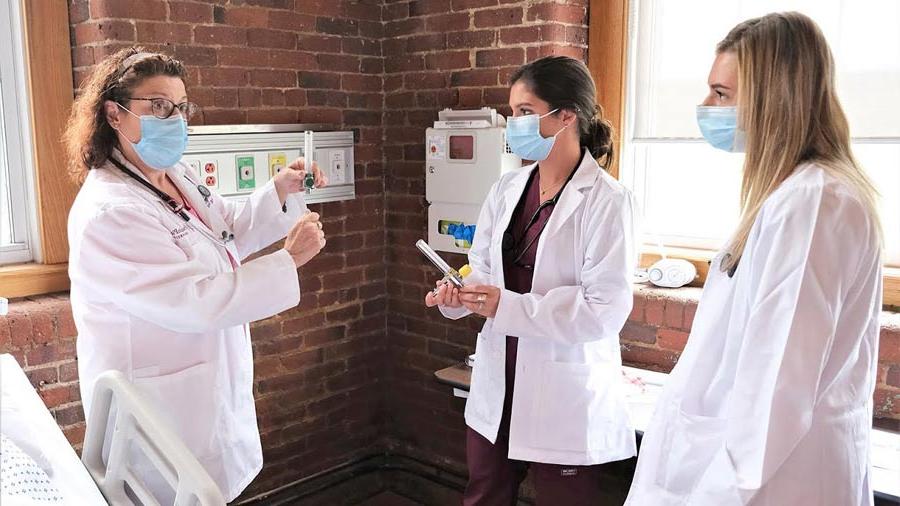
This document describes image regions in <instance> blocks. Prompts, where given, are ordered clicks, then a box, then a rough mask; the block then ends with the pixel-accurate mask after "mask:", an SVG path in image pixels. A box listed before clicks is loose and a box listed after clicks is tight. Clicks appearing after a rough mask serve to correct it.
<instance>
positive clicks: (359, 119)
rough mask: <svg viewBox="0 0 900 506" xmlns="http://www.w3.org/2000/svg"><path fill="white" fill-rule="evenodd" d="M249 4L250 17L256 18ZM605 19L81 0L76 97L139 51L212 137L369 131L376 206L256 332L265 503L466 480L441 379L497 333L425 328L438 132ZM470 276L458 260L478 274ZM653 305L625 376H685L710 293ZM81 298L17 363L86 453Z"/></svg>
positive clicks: (890, 353)
mask: <svg viewBox="0 0 900 506" xmlns="http://www.w3.org/2000/svg"><path fill="white" fill-rule="evenodd" d="M238 3H240V4H241V5H232V4H238ZM587 4H588V0H557V1H553V0H529V1H525V0H512V1H511V0H415V1H403V0H401V1H389V0H384V1H382V0H246V1H244V2H235V1H226V0H210V1H176V0H169V1H162V0H92V1H90V2H87V1H85V0H70V16H71V19H70V20H71V23H72V39H73V51H72V53H73V61H74V67H75V79H76V82H77V81H80V80H81V78H83V76H84V75H85V73H86V72H87V71H88V70H89V69H90V66H91V65H93V64H94V63H95V62H96V61H98V60H100V59H102V58H103V57H104V56H105V55H108V54H110V53H111V52H112V51H114V50H116V49H118V48H120V47H125V46H128V45H131V44H137V43H139V44H142V45H145V46H147V47H148V48H149V49H161V50H165V51H167V52H170V53H171V54H174V55H176V56H177V57H179V58H181V59H183V60H184V61H185V63H187V65H188V66H189V72H190V82H189V83H188V93H189V95H190V96H191V98H192V100H195V101H197V102H198V103H200V105H202V106H203V108H204V113H203V116H202V117H201V118H200V121H199V122H205V123H208V124H216V123H257V122H297V121H301V122H327V123H332V124H334V125H335V126H337V127H338V128H349V129H354V130H356V131H357V132H358V135H357V144H356V161H357V166H356V169H357V185H356V191H357V199H356V200H354V201H350V202H344V203H332V204H325V205H320V206H315V208H316V210H318V211H319V212H321V213H322V215H323V217H324V220H325V223H326V231H327V232H328V235H329V243H328V247H327V248H326V249H325V251H324V252H323V253H322V254H321V255H320V256H319V257H318V258H317V259H316V260H314V261H313V262H312V263H311V264H310V265H309V266H308V267H306V268H304V269H302V272H301V278H302V282H303V293H304V295H303V301H302V303H301V304H300V306H299V307H298V308H296V309H294V310H290V311H287V312H285V313H283V314H281V315H279V316H277V317H275V318H271V319H268V320H266V321H263V322H259V323H257V324H254V325H253V337H254V347H255V353H256V389H257V399H258V410H259V422H260V429H261V431H262V433H263V446H264V452H265V459H266V467H265V468H264V470H263V472H262V475H261V476H260V478H259V479H258V480H257V481H256V482H255V483H254V484H253V485H252V486H251V489H250V490H249V491H248V494H247V495H252V494H255V493H260V492H263V491H267V490H271V489H273V488H275V487H278V486H281V485H284V484H287V483H290V482H291V481H294V480H296V479H299V478H302V477H304V476H308V475H310V474H312V473H314V472H316V471H319V470H322V469H326V468H328V467H331V466H333V465H336V464H339V463H342V462H344V461H347V460H350V459H352V458H354V457H355V456H358V455H362V454H365V453H369V452H372V451H375V450H378V449H379V448H381V447H382V446H381V445H382V444H385V443H386V444H387V445H388V446H390V447H392V448H395V449H398V450H401V451H403V452H405V453H409V454H412V455H413V456H418V457H423V458H425V459H427V460H428V461H430V462H433V463H438V464H442V465H448V466H450V467H453V468H457V469H459V470H464V444H463V443H464V441H463V431H464V422H463V419H462V409H463V406H464V402H463V401H462V400H460V399H455V398H453V397H451V396H450V394H449V389H448V388H446V387H444V386H440V385H438V384H437V383H436V382H435V381H434V379H433V372H434V371H435V370H437V369H440V368H442V367H445V366H447V365H450V364H453V363H456V362H459V361H461V360H462V359H463V357H465V356H466V355H467V354H469V353H471V352H472V351H473V345H474V336H475V333H476V331H477V329H478V328H479V327H480V325H481V322H480V321H479V320H478V319H476V318H470V319H467V320H465V321H462V322H455V323H453V322H449V321H447V320H444V319H443V318H441V317H440V316H439V315H438V313H437V311H436V310H432V311H426V310H425V308H424V307H423V306H422V297H423V294H424V293H425V290H427V289H428V288H429V286H430V285H431V284H432V282H433V279H434V274H433V272H432V270H431V269H430V267H429V266H427V265H426V264H425V263H424V262H423V261H422V259H421V258H420V256H419V253H418V252H417V251H416V250H415V248H414V247H413V243H414V242H415V241H416V240H417V239H419V238H421V237H423V236H424V235H425V233H426V223H425V213H426V208H425V205H424V194H425V188H424V146H423V144H424V129H425V128H426V127H427V126H430V124H431V122H432V121H434V120H435V119H436V117H437V111H438V110H440V109H441V108H444V107H459V108H467V107H481V106H484V105H488V106H493V107H498V108H499V109H501V111H503V112H506V110H507V106H506V101H507V98H508V97H507V86H506V81H507V79H508V76H509V74H510V72H511V71H512V69H514V68H515V67H516V66H517V65H519V64H521V63H524V62H525V61H527V60H530V59H533V58H535V57H537V56H540V55H544V54H549V53H559V54H568V55H571V56H575V57H579V58H584V57H585V55H586V37H587V30H586V26H585V23H586V6H587ZM464 262H465V259H464V258H463V257H461V256H456V257H455V258H453V261H452V263H454V264H457V265H461V264H462V263H464ZM668 293H669V294H678V296H677V298H671V297H660V296H659V292H653V293H650V294H644V295H640V296H638V297H637V298H636V303H635V309H634V312H633V314H632V317H631V320H630V322H629V323H628V325H627V327H626V329H625V331H624V334H623V342H624V346H623V356H624V358H625V360H626V361H628V362H631V363H634V364H644V365H649V366H650V367H655V368H659V369H662V370H668V369H669V368H670V367H671V365H672V364H673V363H674V361H675V360H676V358H677V355H678V352H679V350H680V349H681V347H682V346H683V343H684V340H685V338H686V335H687V331H688V329H689V328H690V324H691V321H692V319H693V312H694V308H695V303H694V302H691V300H692V299H691V295H696V293H695V292H692V291H690V290H689V291H679V292H668ZM886 321H887V323H888V325H887V326H886V329H885V330H884V331H883V333H882V344H881V355H880V358H881V365H880V369H879V385H878V392H877V394H876V405H877V410H878V411H877V412H878V414H879V415H880V416H881V417H882V418H881V419H880V420H881V423H882V424H884V425H891V424H894V425H897V424H898V422H897V421H898V420H900V355H898V354H900V322H898V321H897V317H896V315H894V316H886ZM75 334H76V332H75V329H74V325H73V323H72V318H71V311H70V308H69V304H68V296H67V295H65V294H62V295H54V296H46V297H38V298H36V299H34V300H27V301H21V300H20V301H14V302H13V303H12V308H11V313H10V315H9V316H8V317H6V318H0V352H12V353H13V354H14V355H15V356H16V358H17V359H18V360H19V362H20V363H21V364H22V365H23V366H25V368H26V372H27V374H28V375H29V377H30V379H31V381H32V383H33V384H34V385H35V387H36V388H37V389H38V390H39V392H40V393H41V395H42V397H43V398H44V400H45V402H46V403H47V405H48V406H49V407H50V408H51V411H52V412H53V414H54V415H55V416H56V418H57V421H58V423H59V424H60V426H61V427H62V428H63V430H64V431H65V432H66V435H67V436H68V437H69V439H70V441H72V442H73V444H75V445H76V446H79V445H80V442H81V440H82V438H83V433H84V423H83V419H82V414H81V404H80V402H79V394H78V388H77V368H76V362H75V357H74V355H75V353H74V350H75V344H74V343H75Z"/></svg>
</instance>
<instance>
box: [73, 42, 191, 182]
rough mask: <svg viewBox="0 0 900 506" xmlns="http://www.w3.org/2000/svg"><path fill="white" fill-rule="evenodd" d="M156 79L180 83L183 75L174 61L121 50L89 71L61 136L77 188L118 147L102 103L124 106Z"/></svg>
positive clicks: (163, 56) (183, 77)
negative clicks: (139, 88)
mask: <svg viewBox="0 0 900 506" xmlns="http://www.w3.org/2000/svg"><path fill="white" fill-rule="evenodd" d="M160 75H162V76H172V77H178V78H180V79H181V80H182V81H184V80H185V79H186V77H187V72H186V71H185V68H184V65H182V63H181V62H180V61H178V60H176V59H175V58H172V57H171V56H168V55H165V54H162V53H148V52H145V51H144V50H143V48H140V47H132V48H128V49H122V50H120V51H118V52H116V53H115V54H113V55H110V56H109V57H107V58H106V59H105V60H103V61H102V62H100V63H98V64H97V65H96V66H95V67H94V68H93V70H92V71H91V73H90V75H89V76H88V78H87V80H86V81H85V82H84V84H83V86H82V88H81V93H80V94H79V95H78V98H76V99H75V102H74V104H73V105H72V112H71V114H69V122H68V128H66V131H65V132H64V133H63V136H62V142H63V145H64V146H65V149H66V154H67V155H68V156H67V158H68V162H67V164H68V172H69V175H70V176H71V177H72V179H74V180H75V182H76V183H77V184H81V183H83V182H84V179H85V178H86V177H87V173H88V171H89V170H90V169H92V168H96V167H100V166H102V165H103V164H105V163H106V160H107V159H109V157H110V155H111V154H112V150H113V148H115V147H117V146H118V144H119V141H118V138H117V137H116V132H115V130H113V128H112V127H111V126H110V125H109V123H108V122H107V121H106V107H105V103H106V101H107V100H112V101H114V102H118V103H119V104H122V105H123V106H127V104H128V102H129V100H128V98H129V97H130V96H131V91H132V90H133V89H134V88H135V87H137V86H138V85H139V84H140V83H141V82H143V81H144V80H145V79H148V78H151V77H155V76H160Z"/></svg>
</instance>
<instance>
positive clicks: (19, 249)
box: [0, 2, 35, 265]
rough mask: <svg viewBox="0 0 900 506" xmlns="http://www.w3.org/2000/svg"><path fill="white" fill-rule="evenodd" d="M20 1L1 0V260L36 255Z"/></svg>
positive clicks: (18, 260) (22, 259) (27, 258)
mask: <svg viewBox="0 0 900 506" xmlns="http://www.w3.org/2000/svg"><path fill="white" fill-rule="evenodd" d="M17 4H18V2H0V265H3V264H11V263H21V262H28V261H30V260H32V259H33V258H34V246H35V244H34V241H33V234H32V228H31V226H32V224H33V222H34V220H33V219H32V216H31V214H30V213H31V211H32V205H31V204H30V203H31V202H33V192H32V191H31V190H30V188H32V185H31V177H30V171H29V170H28V167H29V164H28V161H27V154H28V150H27V149H26V143H27V139H28V131H27V127H26V125H28V122H27V121H25V119H26V111H25V110H24V105H25V104H27V101H26V100H25V97H24V96H23V94H24V92H23V90H24V89H25V80H24V76H23V72H22V69H23V68H24V67H23V65H22V63H23V58H22V52H21V48H22V44H21V41H22V38H21V34H22V30H21V22H20V19H21V18H20V17H19V12H18V10H17V8H16V5H17Z"/></svg>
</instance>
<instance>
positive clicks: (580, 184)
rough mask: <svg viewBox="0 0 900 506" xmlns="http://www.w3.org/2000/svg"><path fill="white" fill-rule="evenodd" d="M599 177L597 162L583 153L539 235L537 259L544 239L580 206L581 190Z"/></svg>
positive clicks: (551, 235) (582, 195)
mask: <svg viewBox="0 0 900 506" xmlns="http://www.w3.org/2000/svg"><path fill="white" fill-rule="evenodd" d="M599 175H600V168H599V167H598V166H597V162H596V161H595V160H594V159H593V158H591V156H590V154H589V153H587V151H585V154H584V156H583V157H582V159H581V164H580V165H579V166H578V169H577V170H576V171H575V175H574V176H572V180H571V181H569V184H567V185H566V187H565V189H563V192H562V195H560V196H559V202H557V203H556V206H555V207H554V209H553V213H552V214H551V215H550V221H548V222H547V228H546V229H544V232H543V233H542V234H541V239H540V244H539V245H538V251H537V257H538V258H540V256H541V250H542V249H543V245H544V243H545V242H546V241H545V239H550V238H551V237H553V235H554V234H555V233H556V232H558V231H559V229H560V228H562V226H563V225H564V224H565V223H566V221H568V220H569V218H571V217H572V214H574V213H575V210H576V209H578V208H579V207H580V206H581V201H583V200H584V192H583V190H584V189H585V188H590V187H591V186H593V185H594V182H595V181H596V180H597V177H599Z"/></svg>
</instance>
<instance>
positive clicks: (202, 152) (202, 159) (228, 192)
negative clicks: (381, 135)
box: [184, 125, 356, 204]
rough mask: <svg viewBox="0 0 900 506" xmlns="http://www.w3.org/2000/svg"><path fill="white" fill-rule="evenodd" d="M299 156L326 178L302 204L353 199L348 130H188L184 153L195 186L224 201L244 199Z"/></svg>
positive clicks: (244, 127) (350, 134) (311, 127)
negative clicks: (196, 183) (317, 168)
mask: <svg viewBox="0 0 900 506" xmlns="http://www.w3.org/2000/svg"><path fill="white" fill-rule="evenodd" d="M313 132H315V136H313ZM299 156H302V157H304V158H306V159H312V160H314V161H316V162H317V163H318V164H319V168H320V169H321V170H322V171H323V172H324V173H325V175H326V176H327V177H328V186H326V187H325V188H317V189H315V191H312V192H307V195H306V202H307V203H309V204H315V203H320V202H332V201H337V200H350V199H353V198H355V197H356V189H355V184H354V171H353V132H351V131H328V129H327V127H326V126H324V125H201V126H192V127H188V146H187V149H186V150H185V152H184V160H185V161H186V162H187V163H188V164H189V165H190V166H191V167H192V168H193V169H194V170H193V172H194V175H195V177H197V180H198V182H199V183H201V184H203V185H205V186H206V187H207V188H209V189H211V190H215V191H216V192H218V193H219V195H222V196H223V197H225V198H227V199H246V198H247V196H248V195H249V194H250V193H252V192H253V190H255V189H257V188H259V187H261V186H264V185H265V184H266V183H267V182H268V181H269V179H271V178H273V177H275V174H278V172H280V171H281V170H282V169H284V168H285V167H287V165H288V164H289V163H291V162H292V161H293V160H294V159H295V158H297V157H299Z"/></svg>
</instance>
